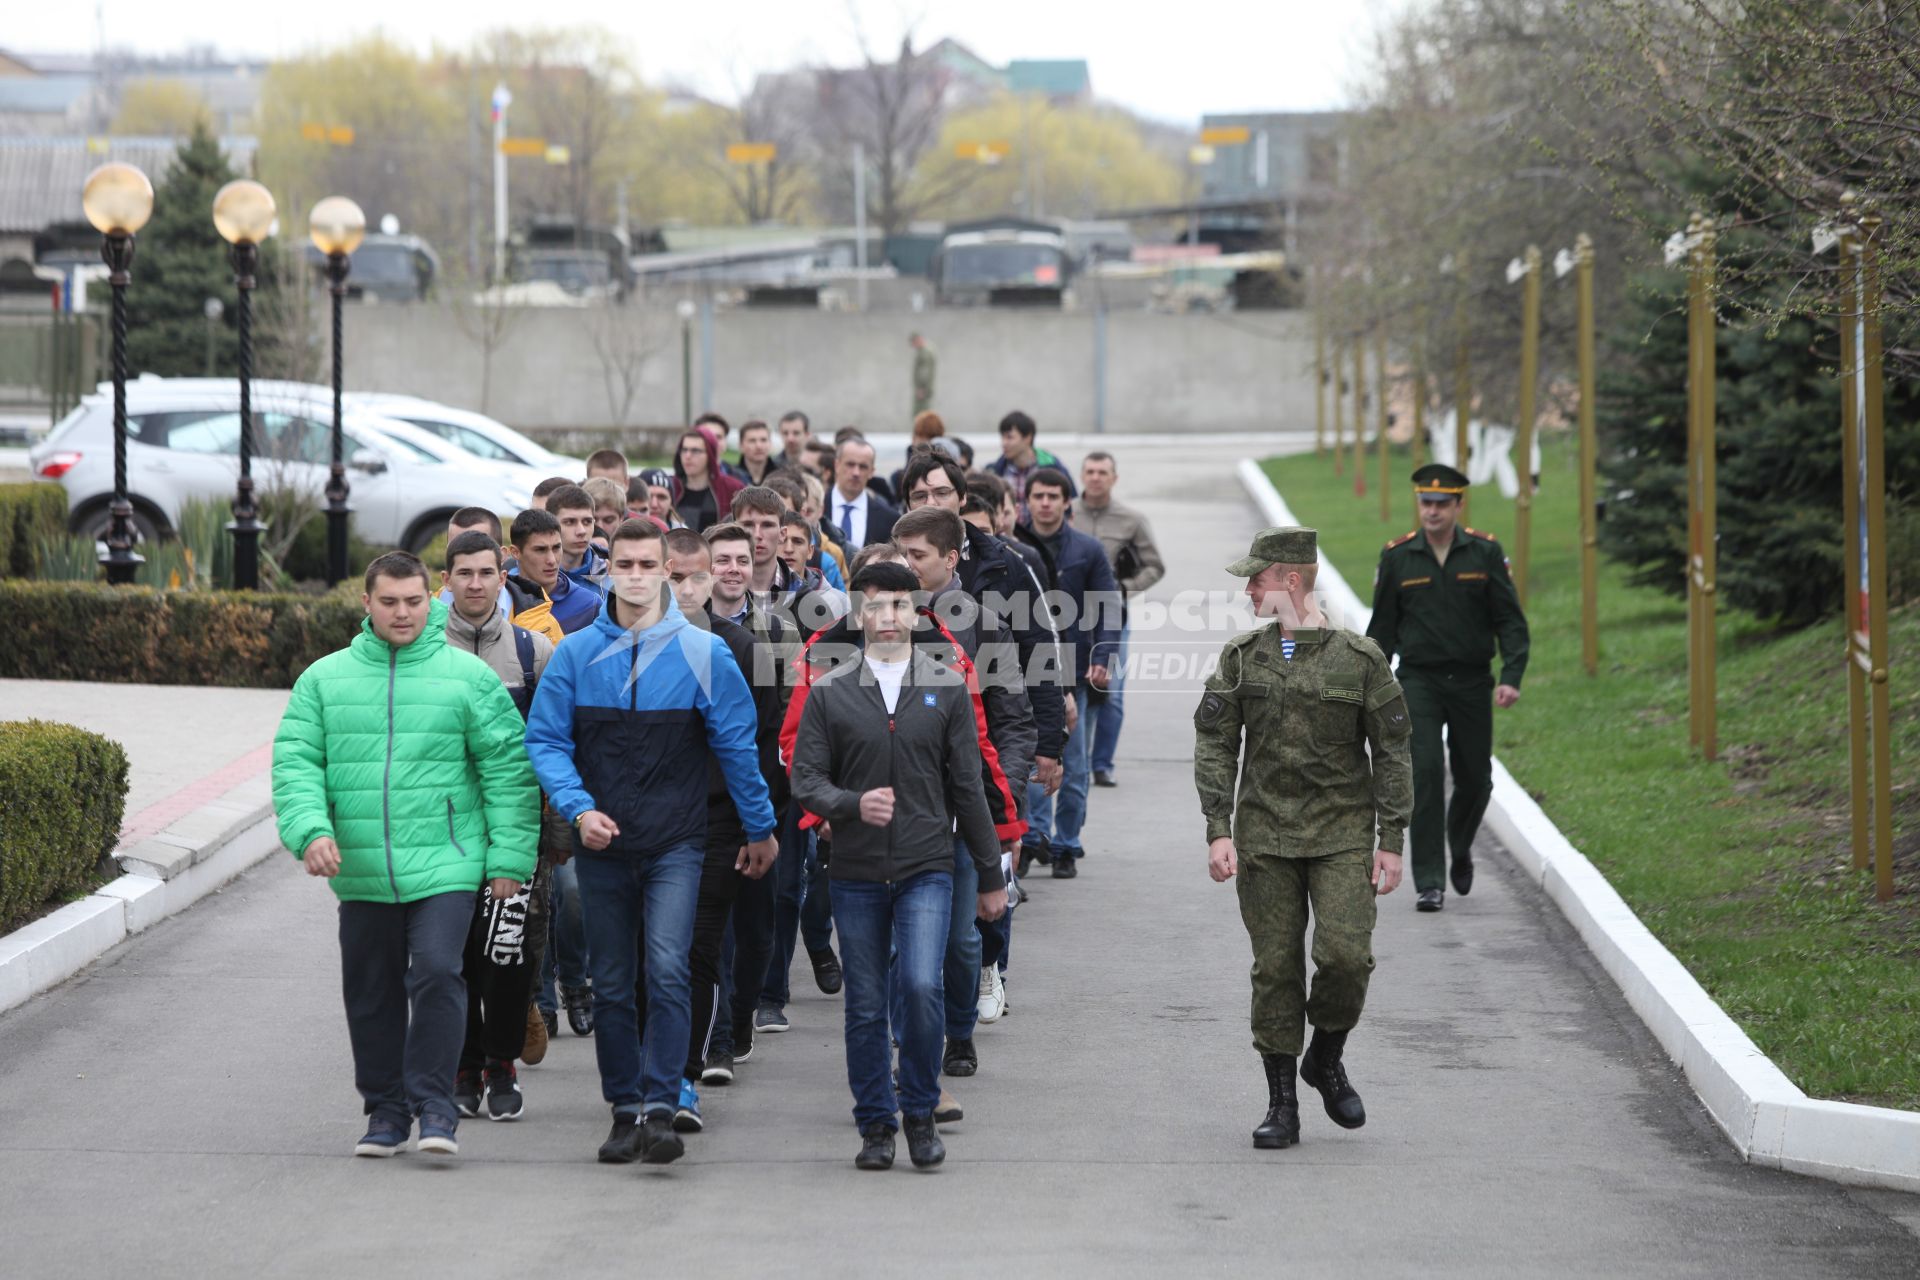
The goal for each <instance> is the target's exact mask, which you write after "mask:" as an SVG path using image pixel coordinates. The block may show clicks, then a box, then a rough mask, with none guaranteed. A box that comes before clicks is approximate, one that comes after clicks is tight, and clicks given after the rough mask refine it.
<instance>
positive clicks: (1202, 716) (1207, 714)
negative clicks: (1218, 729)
mask: <svg viewBox="0 0 1920 1280" xmlns="http://www.w3.org/2000/svg"><path fill="white" fill-rule="evenodd" d="M1226 711H1227V700H1226V699H1225V698H1224V697H1222V696H1221V695H1220V694H1218V693H1215V692H1214V691H1213V690H1211V689H1209V690H1207V692H1206V694H1205V695H1204V696H1202V697H1201V699H1200V705H1199V706H1198V707H1197V708H1195V709H1194V713H1193V719H1194V723H1196V724H1198V725H1199V726H1200V727H1201V728H1202V729H1211V728H1213V727H1214V726H1215V725H1217V724H1219V723H1220V717H1221V716H1223V715H1225V714H1226Z"/></svg>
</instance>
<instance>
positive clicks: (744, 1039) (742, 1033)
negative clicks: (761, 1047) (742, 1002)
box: [733, 1018, 753, 1067]
mask: <svg viewBox="0 0 1920 1280" xmlns="http://www.w3.org/2000/svg"><path fill="white" fill-rule="evenodd" d="M752 1056H753V1019H752V1018H748V1019H747V1021H746V1025H745V1026H739V1027H735V1028H734V1029H733V1065H734V1066H736V1067H737V1066H739V1065H740V1064H741V1063H743V1062H745V1061H746V1060H747V1059H749V1058H751V1057H752Z"/></svg>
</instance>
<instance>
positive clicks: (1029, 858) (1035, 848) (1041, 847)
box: [1013, 842, 1053, 876]
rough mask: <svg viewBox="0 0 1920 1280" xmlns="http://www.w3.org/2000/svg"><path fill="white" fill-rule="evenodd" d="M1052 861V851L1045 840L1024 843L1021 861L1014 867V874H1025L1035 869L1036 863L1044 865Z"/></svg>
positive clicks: (1021, 848) (1021, 849) (1021, 847)
mask: <svg viewBox="0 0 1920 1280" xmlns="http://www.w3.org/2000/svg"><path fill="white" fill-rule="evenodd" d="M1052 861H1053V854H1052V851H1051V850H1049V849H1048V848H1047V846H1046V844H1045V843H1044V842H1043V843H1037V844H1023V845H1021V846H1020V861H1019V864H1018V865H1017V866H1015V867H1014V871H1013V874H1015V875H1016V876H1024V875H1026V874H1027V873H1028V872H1029V871H1031V870H1032V869H1033V864H1034V863H1036V862H1037V863H1039V864H1040V865H1041V866H1043V867H1044V866H1046V865H1047V864H1048V863H1050V862H1052Z"/></svg>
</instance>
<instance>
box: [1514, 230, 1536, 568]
mask: <svg viewBox="0 0 1920 1280" xmlns="http://www.w3.org/2000/svg"><path fill="white" fill-rule="evenodd" d="M1522 261H1523V262H1524V264H1525V266H1526V281H1525V284H1524V285H1523V286H1522V292H1521V303H1520V421H1519V423H1518V424H1516V425H1517V426H1518V428H1519V435H1518V438H1517V439H1516V440H1515V441H1514V449H1515V451H1516V452H1517V453H1518V454H1519V455H1520V456H1519V457H1518V458H1517V459H1516V460H1515V469H1516V470H1518V471H1519V473H1520V493H1519V496H1517V497H1516V498H1515V499H1514V502H1513V525H1514V528H1513V589H1514V593H1515V594H1516V595H1518V596H1519V597H1520V603H1521V604H1522V605H1523V606H1524V605H1525V604H1526V603H1527V560H1528V551H1529V549H1530V546H1531V543H1532V534H1533V415H1534V383H1535V381H1536V380H1537V379H1538V378H1539V376H1540V250H1539V247H1538V246H1536V245H1528V246H1527V252H1526V256H1525V257H1524V258H1523V259H1522Z"/></svg>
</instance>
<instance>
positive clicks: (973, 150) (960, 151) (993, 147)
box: [953, 138, 1013, 164]
mask: <svg viewBox="0 0 1920 1280" xmlns="http://www.w3.org/2000/svg"><path fill="white" fill-rule="evenodd" d="M1012 151H1013V144H1012V143H1010V142H1006V141H1004V140H1002V139H997V138H996V139H995V140H993V141H992V142H956V143H955V144H954V146H953V154H954V155H956V156H958V157H960V159H962V160H978V161H979V162H980V163H981V164H992V163H994V162H995V161H996V160H999V159H1001V158H1003V157H1005V156H1007V155H1008V154H1010V153H1011V152H1012Z"/></svg>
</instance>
